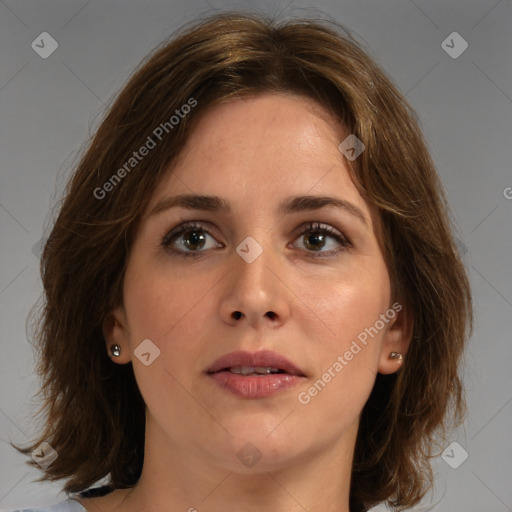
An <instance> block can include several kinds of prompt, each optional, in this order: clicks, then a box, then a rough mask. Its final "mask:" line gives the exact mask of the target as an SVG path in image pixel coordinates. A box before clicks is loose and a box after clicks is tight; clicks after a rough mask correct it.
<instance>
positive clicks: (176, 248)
mask: <svg viewBox="0 0 512 512" xmlns="http://www.w3.org/2000/svg"><path fill="white" fill-rule="evenodd" d="M301 236H302V241H303V243H304V246H305V251H306V252H308V253H309V254H308V256H310V257H312V258H319V257H324V258H325V257H330V256H334V255H336V254H338V253H339V252H341V251H346V250H348V249H349V248H351V247H352V244H351V242H350V240H348V238H346V237H345V236H344V235H343V234H342V233H340V232H339V231H338V230H336V229H334V228H333V227H331V226H329V225H327V224H320V223H318V222H313V223H311V222H309V223H307V224H306V225H304V226H303V227H302V228H301V230H300V231H299V233H298V237H299V238H300V237H301ZM208 238H211V239H212V240H213V242H210V245H208V240H207V239H208ZM328 239H331V240H334V241H335V242H336V243H337V244H338V246H339V247H337V248H336V247H334V248H332V249H330V250H327V251H324V250H322V249H324V248H325V247H326V246H327V247H329V244H328V242H327V240H328ZM336 243H335V244H334V246H336ZM331 245H332V242H331ZM162 246H163V247H164V248H165V249H167V250H169V251H171V252H172V253H174V254H177V255H179V256H183V257H197V256H200V255H201V253H203V252H206V251H205V250H206V249H214V248H216V247H217V248H218V247H223V245H222V244H220V243H218V242H216V241H215V239H214V238H213V236H212V235H211V232H210V230H209V229H208V227H206V226H204V225H203V224H201V223H199V222H197V221H190V222H185V223H183V224H181V225H179V226H178V227H176V228H174V229H173V230H171V231H170V232H169V233H167V234H166V235H165V236H164V238H163V239H162ZM314 253H317V254H314Z"/></svg>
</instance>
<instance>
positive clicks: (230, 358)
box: [206, 350, 305, 377]
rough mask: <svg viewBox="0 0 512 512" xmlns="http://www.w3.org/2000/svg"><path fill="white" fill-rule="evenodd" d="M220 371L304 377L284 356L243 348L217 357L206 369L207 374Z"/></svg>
mask: <svg viewBox="0 0 512 512" xmlns="http://www.w3.org/2000/svg"><path fill="white" fill-rule="evenodd" d="M222 371H231V372H232V373H237V374H241V375H252V374H254V373H256V374H261V375H269V374H277V373H279V374H288V375H297V376H300V377H305V375H304V372H303V371H302V370H301V369H300V368H298V367H297V366H296V365H294V364H293V363H292V362H291V361H289V360H288V359H287V358H286V357H284V356H282V355H280V354H277V353H276V352H272V351H270V350H262V351H259V352H253V353H251V352H246V351H243V350H240V351H237V352H231V353H230V354H226V355H224V356H222V357H219V359H217V360H216V361H215V362H214V363H213V364H211V365H210V366H209V367H208V369H207V370H206V372H207V373H209V374H212V373H218V372H222Z"/></svg>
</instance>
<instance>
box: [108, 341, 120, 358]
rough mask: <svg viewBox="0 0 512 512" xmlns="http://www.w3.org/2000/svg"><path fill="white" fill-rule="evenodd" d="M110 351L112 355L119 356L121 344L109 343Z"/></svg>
mask: <svg viewBox="0 0 512 512" xmlns="http://www.w3.org/2000/svg"><path fill="white" fill-rule="evenodd" d="M110 353H111V354H112V355H113V356H114V357H119V356H120V355H121V346H120V345H118V344H117V343H116V344H115V345H110Z"/></svg>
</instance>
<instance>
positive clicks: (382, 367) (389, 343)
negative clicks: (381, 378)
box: [378, 302, 414, 375]
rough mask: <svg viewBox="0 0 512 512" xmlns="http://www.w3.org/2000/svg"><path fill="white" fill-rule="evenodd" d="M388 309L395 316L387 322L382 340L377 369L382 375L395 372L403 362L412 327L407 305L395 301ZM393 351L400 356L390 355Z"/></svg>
mask: <svg viewBox="0 0 512 512" xmlns="http://www.w3.org/2000/svg"><path fill="white" fill-rule="evenodd" d="M390 311H394V312H395V317H394V318H393V319H391V321H390V322H389V325H388V326H387V330H386V332H385V334H384V338H383V340H382V345H381V353H380V361H379V369H378V372H379V373H382V374H384V375H387V374H389V373H395V372H396V371H397V370H399V369H400V368H401V367H402V366H403V365H404V364H405V359H406V358H405V356H406V354H407V351H408V350H409V345H410V343H411V339H412V335H413V328H414V319H413V317H412V314H411V312H410V309H409V308H408V307H405V306H403V305H402V304H401V303H400V302H395V303H394V304H393V306H392V308H390ZM393 352H394V353H395V354H400V355H401V356H402V357H396V358H394V357H392V356H391V354H392V353H393Z"/></svg>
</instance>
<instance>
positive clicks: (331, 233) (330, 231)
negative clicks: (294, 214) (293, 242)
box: [299, 222, 352, 258]
mask: <svg viewBox="0 0 512 512" xmlns="http://www.w3.org/2000/svg"><path fill="white" fill-rule="evenodd" d="M301 236H302V241H303V242H304V245H305V247H306V250H307V252H311V251H313V252H317V253H318V254H310V255H309V256H311V257H313V258H325V257H329V256H334V255H336V254H338V253H339V252H341V251H346V250H347V249H349V248H351V247H352V244H351V242H350V240H349V239H348V238H346V237H345V236H344V235H343V234H342V233H340V232H339V231H338V230H336V229H334V228H333V227H331V226H329V225H327V224H320V223H318V222H313V223H311V222H309V223H308V224H306V225H305V226H304V227H303V228H302V229H301V231H300V232H299V237H301ZM329 238H330V239H332V240H335V241H336V242H337V244H338V245H339V246H341V247H338V248H333V249H330V250H327V251H322V249H324V247H325V246H326V244H327V242H326V239H329ZM328 245H329V244H327V246H328ZM331 245H332V244H331ZM334 245H336V244H334Z"/></svg>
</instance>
